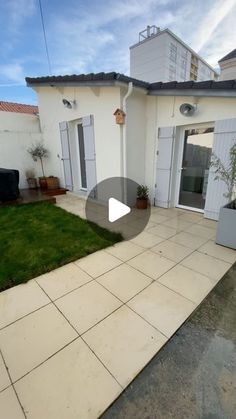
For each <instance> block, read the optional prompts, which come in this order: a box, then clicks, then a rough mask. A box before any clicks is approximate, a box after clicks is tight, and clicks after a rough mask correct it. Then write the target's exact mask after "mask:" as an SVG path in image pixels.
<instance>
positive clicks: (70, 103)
mask: <svg viewBox="0 0 236 419" xmlns="http://www.w3.org/2000/svg"><path fill="white" fill-rule="evenodd" d="M62 103H63V105H64V106H65V108H67V109H72V108H73V106H75V104H76V100H67V99H65V98H64V99H62Z"/></svg>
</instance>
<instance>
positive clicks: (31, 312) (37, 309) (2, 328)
mask: <svg viewBox="0 0 236 419" xmlns="http://www.w3.org/2000/svg"><path fill="white" fill-rule="evenodd" d="M31 281H34V280H33V279H31ZM50 304H51V301H49V303H47V304H44V305H42V306H41V307H38V308H36V309H35V310H33V311H30V312H29V313H27V314H24V316H21V317H19V318H18V319H16V320H14V321H13V322H11V323H8V324H7V325H5V326H3V327H1V328H0V332H1V331H2V330H4V329H6V328H7V327H8V326H11V325H12V324H14V323H16V322H18V321H20V320H22V319H24V318H25V317H28V316H30V314H33V313H36V312H37V311H39V310H41V309H42V308H44V307H47V306H49V305H50Z"/></svg>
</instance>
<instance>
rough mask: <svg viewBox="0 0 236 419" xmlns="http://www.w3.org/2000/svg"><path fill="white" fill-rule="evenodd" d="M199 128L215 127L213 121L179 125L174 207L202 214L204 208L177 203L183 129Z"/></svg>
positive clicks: (182, 152)
mask: <svg viewBox="0 0 236 419" xmlns="http://www.w3.org/2000/svg"><path fill="white" fill-rule="evenodd" d="M201 128H215V123H214V122H207V123H204V124H192V125H185V126H183V127H181V129H180V134H179V151H178V155H177V159H178V161H177V173H176V187H175V192H176V193H175V207H176V208H182V209H185V210H189V211H194V212H200V213H201V214H204V209H200V208H195V207H189V206H187V205H181V204H179V195H180V188H181V175H182V164H183V154H184V140H185V131H187V130H191V129H201Z"/></svg>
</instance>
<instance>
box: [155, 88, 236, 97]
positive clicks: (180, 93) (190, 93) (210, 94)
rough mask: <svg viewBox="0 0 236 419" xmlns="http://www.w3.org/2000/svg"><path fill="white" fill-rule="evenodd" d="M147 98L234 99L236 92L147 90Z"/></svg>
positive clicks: (223, 90)
mask: <svg viewBox="0 0 236 419" xmlns="http://www.w3.org/2000/svg"><path fill="white" fill-rule="evenodd" d="M148 95H149V96H201V97H227V98H229V97H236V90H233V89H232V90H231V89H230V90H225V89H222V90H210V89H209V90H206V89H157V90H149V93H148Z"/></svg>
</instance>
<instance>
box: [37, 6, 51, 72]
mask: <svg viewBox="0 0 236 419" xmlns="http://www.w3.org/2000/svg"><path fill="white" fill-rule="evenodd" d="M39 10H40V16H41V23H42V28H43V37H44V43H45V50H46V56H47V60H48V69H49V75H51V74H52V67H51V61H50V58H49V52H48V44H47V37H46V30H45V26H44V18H43V10H42V4H41V0H39Z"/></svg>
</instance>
